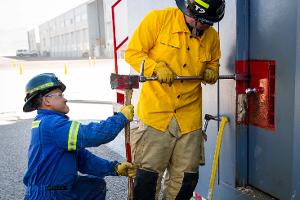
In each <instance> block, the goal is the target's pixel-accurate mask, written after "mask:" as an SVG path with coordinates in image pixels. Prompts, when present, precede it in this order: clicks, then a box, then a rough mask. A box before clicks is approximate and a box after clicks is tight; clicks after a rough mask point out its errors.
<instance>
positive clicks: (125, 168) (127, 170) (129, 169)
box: [117, 161, 137, 178]
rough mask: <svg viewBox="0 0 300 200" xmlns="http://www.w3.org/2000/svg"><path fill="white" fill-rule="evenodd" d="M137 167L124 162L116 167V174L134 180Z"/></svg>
mask: <svg viewBox="0 0 300 200" xmlns="http://www.w3.org/2000/svg"><path fill="white" fill-rule="evenodd" d="M136 170H137V165H134V164H132V163H129V162H127V161H124V162H122V163H120V164H118V166H117V174H118V175H119V176H128V177H129V178H135V176H136Z"/></svg>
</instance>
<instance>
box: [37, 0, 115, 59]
mask: <svg viewBox="0 0 300 200" xmlns="http://www.w3.org/2000/svg"><path fill="white" fill-rule="evenodd" d="M113 2H114V1H112V0H90V1H88V2H86V3H84V4H82V5H80V6H78V7H76V8H73V9H71V10H70V11H68V12H66V13H63V14H61V15H60V16H57V17H55V18H54V19H51V20H49V21H47V22H45V23H44V24H42V25H40V26H39V36H40V51H41V54H42V55H44V56H47V55H49V56H52V57H88V56H91V57H94V56H96V57H112V56H113V46H112V44H113V43H112V40H113V39H112V24H111V8H110V6H111V5H112V3H113Z"/></svg>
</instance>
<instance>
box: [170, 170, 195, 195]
mask: <svg viewBox="0 0 300 200" xmlns="http://www.w3.org/2000/svg"><path fill="white" fill-rule="evenodd" d="M198 178H199V173H198V172H195V173H191V172H184V177H183V181H182V185H181V188H180V190H179V192H178V194H177V196H176V199H175V200H189V199H191V197H192V196H193V192H194V190H195V188H196V185H197V183H198Z"/></svg>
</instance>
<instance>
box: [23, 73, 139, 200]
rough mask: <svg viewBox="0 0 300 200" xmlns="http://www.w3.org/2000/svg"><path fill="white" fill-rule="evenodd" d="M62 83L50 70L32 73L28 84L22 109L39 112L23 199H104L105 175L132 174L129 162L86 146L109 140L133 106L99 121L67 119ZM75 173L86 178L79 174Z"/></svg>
mask: <svg viewBox="0 0 300 200" xmlns="http://www.w3.org/2000/svg"><path fill="white" fill-rule="evenodd" d="M65 89H66V86H65V85H64V84H63V83H62V82H61V81H60V80H59V79H58V78H57V77H56V76H55V75H54V74H52V73H44V74H40V75H37V76H35V77H33V78H32V79H31V80H30V81H29V82H28V83H27V85H26V97H25V105H24V107H23V111H24V112H30V111H34V110H37V116H36V117H35V119H34V121H33V122H32V129H31V141H30V146H29V150H28V157H29V160H28V170H27V172H26V174H25V176H24V178H23V182H24V184H25V185H26V194H25V199H26V200H28V199H43V200H46V199H58V200H65V199H79V200H81V199H99V200H102V199H105V194H106V183H105V181H104V179H103V178H104V177H105V176H117V175H121V176H129V177H131V178H134V177H135V174H136V167H135V166H133V165H132V164H131V163H128V162H123V163H118V162H117V161H112V162H111V161H108V160H105V159H102V158H100V157H97V156H96V155H94V154H92V153H91V152H89V151H88V150H86V149H85V148H86V147H97V146H99V145H101V144H105V143H108V142H110V141H112V140H113V139H114V138H115V137H116V136H117V135H118V133H119V132H120V131H121V130H122V129H123V128H124V126H125V124H126V123H127V122H129V121H132V119H133V106H132V105H129V106H123V107H122V108H121V111H120V112H119V113H117V114H116V115H114V116H112V117H109V118H108V119H107V120H105V121H101V122H99V123H93V122H92V123H89V124H87V125H83V124H81V123H79V122H77V121H72V120H69V118H68V116H67V115H66V114H67V113H68V112H69V107H68V106H67V104H66V102H67V100H66V99H65V98H64V95H63V92H64V91H65ZM78 171H79V172H80V173H82V174H86V176H81V175H78Z"/></svg>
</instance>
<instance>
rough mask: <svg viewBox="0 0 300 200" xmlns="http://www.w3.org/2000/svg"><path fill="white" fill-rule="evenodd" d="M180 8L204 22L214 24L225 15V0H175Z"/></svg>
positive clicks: (186, 13)
mask: <svg viewBox="0 0 300 200" xmlns="http://www.w3.org/2000/svg"><path fill="white" fill-rule="evenodd" d="M175 1H176V4H177V6H178V8H179V9H180V10H181V11H182V12H183V13H184V14H185V15H187V16H190V17H192V18H194V19H196V20H197V21H200V22H201V23H204V24H209V25H213V23H216V22H219V21H221V20H222V18H223V17H224V13H225V0H175Z"/></svg>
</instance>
